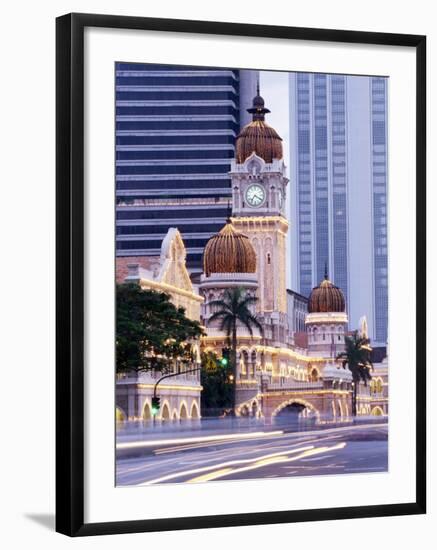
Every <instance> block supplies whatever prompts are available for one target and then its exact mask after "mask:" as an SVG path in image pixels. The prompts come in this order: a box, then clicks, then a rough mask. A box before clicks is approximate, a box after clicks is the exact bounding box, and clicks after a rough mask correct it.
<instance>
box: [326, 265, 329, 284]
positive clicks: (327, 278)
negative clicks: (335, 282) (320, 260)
mask: <svg viewBox="0 0 437 550" xmlns="http://www.w3.org/2000/svg"><path fill="white" fill-rule="evenodd" d="M325 280H326V281H327V280H329V277H328V262H327V261H326V260H325Z"/></svg>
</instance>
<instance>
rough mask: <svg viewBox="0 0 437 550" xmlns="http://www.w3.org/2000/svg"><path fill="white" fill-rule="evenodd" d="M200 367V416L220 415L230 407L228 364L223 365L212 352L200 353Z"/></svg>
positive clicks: (230, 386) (230, 387)
mask: <svg viewBox="0 0 437 550" xmlns="http://www.w3.org/2000/svg"><path fill="white" fill-rule="evenodd" d="M201 361H202V369H201V371H200V382H201V384H202V388H203V389H202V393H201V398H200V403H201V409H202V416H220V415H222V414H223V413H224V412H225V411H226V410H227V409H230V408H231V407H232V386H233V385H232V382H231V381H230V379H229V375H230V374H231V369H230V365H229V364H228V365H227V366H223V365H222V364H221V363H220V360H219V358H218V357H217V355H216V354H215V353H214V352H212V351H209V352H206V353H202V354H201Z"/></svg>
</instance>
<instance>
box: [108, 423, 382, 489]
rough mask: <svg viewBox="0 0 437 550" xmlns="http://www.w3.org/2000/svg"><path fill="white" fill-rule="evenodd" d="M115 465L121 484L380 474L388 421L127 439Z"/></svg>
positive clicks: (118, 453)
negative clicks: (330, 426) (303, 429)
mask: <svg viewBox="0 0 437 550" xmlns="http://www.w3.org/2000/svg"><path fill="white" fill-rule="evenodd" d="M116 466H117V468H116V472H117V473H116V478H117V479H116V484H117V485H119V486H120V485H151V484H156V483H181V482H188V483H200V482H206V481H215V480H237V479H259V478H279V477H290V476H314V475H329V474H336V475H340V474H352V473H360V472H361V473H363V472H384V471H387V468H388V425H387V424H386V423H380V424H358V425H348V426H336V427H333V428H326V429H323V430H316V429H308V431H299V432H296V431H293V432H290V431H287V428H286V427H284V426H279V427H277V428H275V427H272V428H271V430H270V431H269V430H267V429H261V430H259V431H252V432H250V431H249V432H242V433H221V434H205V435H204V434H203V433H199V434H197V435H193V432H189V433H187V434H184V433H181V434H178V435H176V436H175V435H174V432H173V433H172V434H168V437H165V435H164V436H162V437H161V438H160V439H155V440H151V439H150V438H149V439H148V440H144V439H141V440H138V439H137V440H132V438H131V439H129V440H128V439H126V440H121V441H120V442H118V443H117V465H116Z"/></svg>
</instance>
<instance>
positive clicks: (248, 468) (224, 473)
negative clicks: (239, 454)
mask: <svg viewBox="0 0 437 550" xmlns="http://www.w3.org/2000/svg"><path fill="white" fill-rule="evenodd" d="M344 447H346V443H344V442H342V443H338V444H337V445H333V446H332V447H316V448H312V449H308V450H306V451H304V452H301V453H300V454H298V455H297V456H292V457H287V456H284V452H283V451H282V452H281V453H280V454H279V456H277V457H271V458H268V459H262V460H258V461H257V462H256V463H255V464H253V465H251V466H245V467H243V468H237V469H235V470H234V469H232V468H227V469H225V470H220V471H218V472H212V475H211V476H210V479H219V478H220V477H225V476H227V475H229V474H232V475H235V474H240V473H242V472H248V471H251V470H257V469H258V468H263V467H264V466H269V465H271V464H284V463H287V462H295V461H296V460H300V459H301V458H306V457H307V456H314V455H318V454H322V453H326V452H328V451H335V450H337V449H343V448H344ZM298 450H299V451H302V449H298ZM205 477H207V476H198V477H195V478H193V479H190V480H189V481H188V483H201V482H202V481H208V479H205Z"/></svg>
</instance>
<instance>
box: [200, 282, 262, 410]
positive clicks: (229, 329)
mask: <svg viewBox="0 0 437 550" xmlns="http://www.w3.org/2000/svg"><path fill="white" fill-rule="evenodd" d="M257 301H258V298H256V297H255V296H248V295H247V294H246V292H245V290H244V289H243V288H241V287H237V288H231V289H228V290H226V291H225V293H224V296H223V299H222V300H213V301H212V302H210V304H209V305H210V306H211V307H212V308H219V309H218V310H217V311H215V312H214V313H213V314H212V315H211V317H210V318H209V321H208V324H209V323H211V322H213V321H216V320H218V321H220V330H222V331H224V332H226V336H227V339H228V343H229V346H230V348H231V353H230V363H231V373H232V374H233V383H232V414H233V415H235V387H236V382H237V376H236V374H237V329H238V323H240V324H241V325H243V326H244V327H245V328H247V330H248V331H249V334H250V335H251V336H253V328H257V329H258V330H259V331H260V333H261V334H262V333H263V327H262V325H261V323H260V322H259V321H258V319H257V318H256V316H255V315H253V314H252V312H251V311H250V307H249V306H250V305H251V304H254V303H256V302H257Z"/></svg>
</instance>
